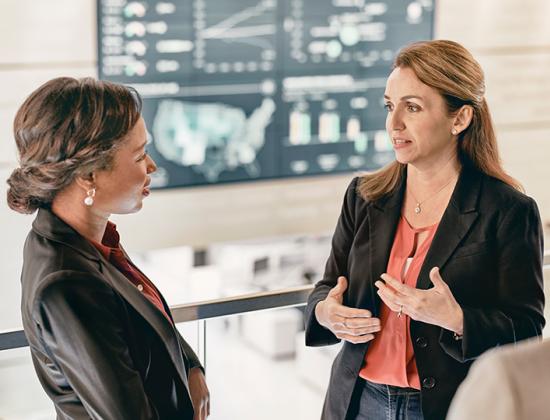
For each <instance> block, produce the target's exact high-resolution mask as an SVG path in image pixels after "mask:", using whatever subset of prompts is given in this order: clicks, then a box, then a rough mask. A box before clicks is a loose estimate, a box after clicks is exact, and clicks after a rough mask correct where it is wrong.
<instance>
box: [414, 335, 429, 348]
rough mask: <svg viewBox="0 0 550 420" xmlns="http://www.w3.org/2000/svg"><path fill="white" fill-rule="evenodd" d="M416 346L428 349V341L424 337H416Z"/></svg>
mask: <svg viewBox="0 0 550 420" xmlns="http://www.w3.org/2000/svg"><path fill="white" fill-rule="evenodd" d="M416 345H417V346H418V347H420V348H421V349H425V348H426V347H428V339H427V338H426V337H418V338H417V339H416Z"/></svg>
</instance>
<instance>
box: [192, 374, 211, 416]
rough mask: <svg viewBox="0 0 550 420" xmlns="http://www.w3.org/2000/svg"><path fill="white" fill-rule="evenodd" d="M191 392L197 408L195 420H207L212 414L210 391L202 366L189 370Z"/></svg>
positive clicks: (195, 408) (194, 405)
mask: <svg viewBox="0 0 550 420" xmlns="http://www.w3.org/2000/svg"><path fill="white" fill-rule="evenodd" d="M189 394H190V395H191V401H192V403H193V409H194V410H195V415H194V416H193V420H205V419H206V418H207V417H208V416H209V415H210V392H209V391H208V387H207V386H206V378H205V377H204V373H203V372H202V369H201V368H198V367H195V368H192V369H191V370H190V371H189Z"/></svg>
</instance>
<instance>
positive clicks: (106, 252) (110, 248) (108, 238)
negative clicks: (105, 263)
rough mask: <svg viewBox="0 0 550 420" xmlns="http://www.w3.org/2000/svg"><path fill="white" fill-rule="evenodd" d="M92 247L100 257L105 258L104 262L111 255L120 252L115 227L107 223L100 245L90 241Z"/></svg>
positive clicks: (118, 237) (118, 236)
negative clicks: (99, 253)
mask: <svg viewBox="0 0 550 420" xmlns="http://www.w3.org/2000/svg"><path fill="white" fill-rule="evenodd" d="M90 242H92V245H94V246H95V247H96V248H97V249H98V251H99V252H101V255H103V256H104V257H105V259H106V260H109V259H110V256H111V253H112V252H115V251H118V250H120V235H119V234H118V232H117V230H116V225H115V224H114V223H112V222H109V221H107V226H106V228H105V233H104V234H103V238H102V239H101V243H99V242H96V241H90Z"/></svg>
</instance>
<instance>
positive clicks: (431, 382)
mask: <svg viewBox="0 0 550 420" xmlns="http://www.w3.org/2000/svg"><path fill="white" fill-rule="evenodd" d="M434 386H435V379H434V378H432V377H431V376H428V377H426V378H424V379H422V387H424V388H426V389H432V388H433V387H434Z"/></svg>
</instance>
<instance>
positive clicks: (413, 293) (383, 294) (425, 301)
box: [374, 267, 464, 334]
mask: <svg viewBox="0 0 550 420" xmlns="http://www.w3.org/2000/svg"><path fill="white" fill-rule="evenodd" d="M380 277H381V278H382V280H384V281H385V283H386V284H384V283H383V282H381V281H380V280H379V281H377V282H376V283H374V285H375V286H376V287H378V295H379V296H380V298H381V299H382V300H383V301H384V303H385V304H386V305H388V307H389V308H390V309H391V310H392V311H395V312H398V313H399V312H402V313H403V314H406V315H408V316H410V317H411V319H414V320H415V321H421V322H426V323H428V324H433V325H438V326H440V327H443V328H445V329H447V330H450V331H454V332H455V333H457V334H462V330H463V323H464V314H463V312H462V308H461V307H460V305H459V304H458V302H457V301H456V299H455V298H454V296H453V294H452V292H451V290H450V289H449V286H447V283H445V282H444V281H443V279H442V278H441V275H440V274H439V268H437V267H434V268H432V269H431V271H430V279H431V281H432V283H433V285H434V287H433V288H431V289H428V290H420V289H416V288H414V287H410V286H407V285H406V284H403V283H401V282H400V281H398V280H396V279H394V278H393V277H391V276H390V275H389V274H387V273H384V274H382V275H381V276H380Z"/></svg>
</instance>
